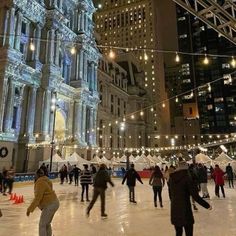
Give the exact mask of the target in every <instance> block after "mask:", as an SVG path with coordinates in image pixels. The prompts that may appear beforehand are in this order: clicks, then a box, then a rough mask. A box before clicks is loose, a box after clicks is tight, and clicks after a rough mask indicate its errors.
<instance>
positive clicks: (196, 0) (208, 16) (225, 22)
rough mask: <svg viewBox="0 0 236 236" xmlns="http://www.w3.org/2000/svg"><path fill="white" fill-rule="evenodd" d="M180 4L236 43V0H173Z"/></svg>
mask: <svg viewBox="0 0 236 236" xmlns="http://www.w3.org/2000/svg"><path fill="white" fill-rule="evenodd" d="M173 1H174V2H175V3H177V4H178V5H179V6H181V7H183V8H184V9H185V10H187V11H188V12H190V13H191V14H192V15H194V16H196V17H197V18H198V19H200V20H201V21H203V22H204V23H206V24H207V25H209V26H210V27H211V28H212V29H214V30H215V31H216V32H218V33H219V35H220V36H224V37H225V38H227V39H228V40H229V41H231V42H232V43H234V44H236V19H235V14H236V4H235V3H234V1H235V0H225V1H224V3H223V4H221V5H220V4H219V3H218V1H217V0H173Z"/></svg>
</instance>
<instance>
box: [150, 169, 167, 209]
mask: <svg viewBox="0 0 236 236" xmlns="http://www.w3.org/2000/svg"><path fill="white" fill-rule="evenodd" d="M149 184H150V185H151V186H152V189H153V193H154V206H155V207H157V193H158V198H159V203H160V207H161V208H162V207H163V204H162V195H161V192H162V188H163V187H164V185H165V179H164V176H163V174H162V172H161V170H160V168H159V166H155V168H154V171H153V173H152V175H151V177H150V180H149Z"/></svg>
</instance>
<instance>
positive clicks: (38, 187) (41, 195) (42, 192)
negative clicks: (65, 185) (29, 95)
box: [28, 176, 58, 212]
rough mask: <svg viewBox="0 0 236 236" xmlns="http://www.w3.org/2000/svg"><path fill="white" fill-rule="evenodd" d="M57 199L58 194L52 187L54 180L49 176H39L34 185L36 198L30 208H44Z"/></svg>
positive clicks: (31, 210) (32, 209)
mask: <svg viewBox="0 0 236 236" xmlns="http://www.w3.org/2000/svg"><path fill="white" fill-rule="evenodd" d="M57 200H58V199H57V196H56V194H55V192H54V191H53V188H52V182H51V181H50V180H49V178H48V177H47V176H42V177H39V178H38V179H37V181H36V182H35V185H34V200H33V202H32V203H31V204H30V206H29V208H28V210H29V211H30V212H33V211H34V210H35V208H36V207H38V208H39V209H41V210H42V209H43V208H44V207H46V206H48V205H49V204H50V203H52V202H54V201H57Z"/></svg>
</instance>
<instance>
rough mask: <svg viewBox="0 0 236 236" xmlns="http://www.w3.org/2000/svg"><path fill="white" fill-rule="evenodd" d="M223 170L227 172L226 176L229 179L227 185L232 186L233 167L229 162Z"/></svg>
mask: <svg viewBox="0 0 236 236" xmlns="http://www.w3.org/2000/svg"><path fill="white" fill-rule="evenodd" d="M225 172H226V174H227V178H228V181H229V187H230V188H231V187H232V188H234V172H233V168H232V166H231V165H230V163H229V164H228V165H227V166H226V170H225Z"/></svg>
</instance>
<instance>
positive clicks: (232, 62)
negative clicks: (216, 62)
mask: <svg viewBox="0 0 236 236" xmlns="http://www.w3.org/2000/svg"><path fill="white" fill-rule="evenodd" d="M231 66H232V67H233V68H235V67H236V61H235V59H234V57H232V60H231Z"/></svg>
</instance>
